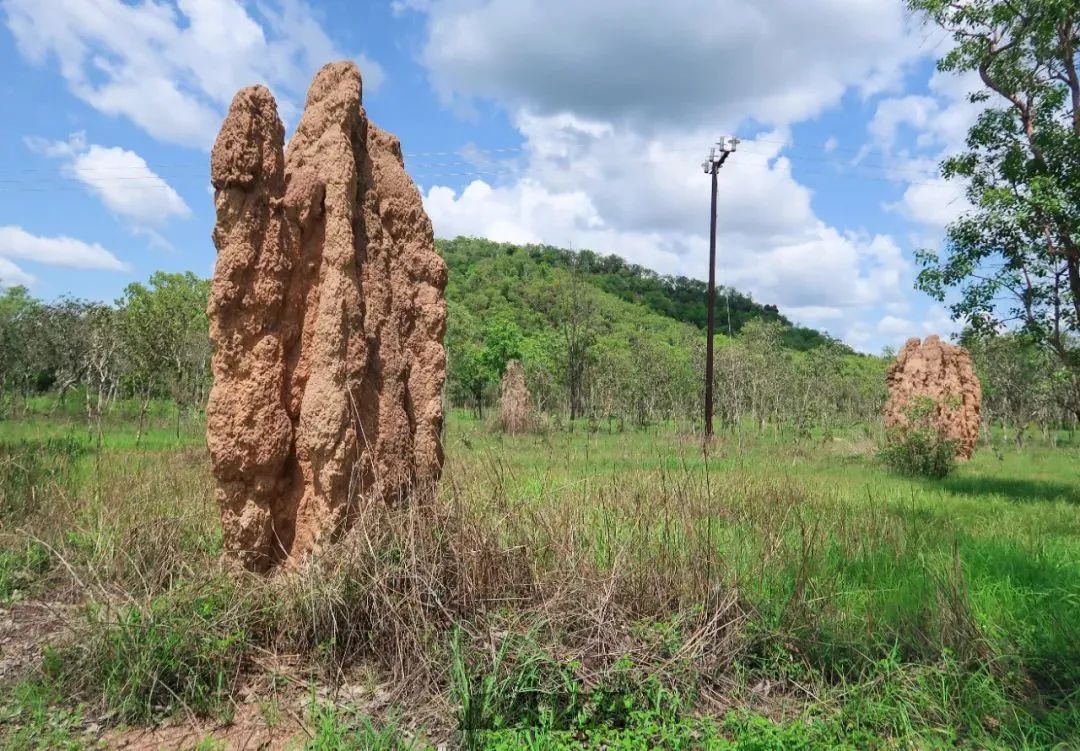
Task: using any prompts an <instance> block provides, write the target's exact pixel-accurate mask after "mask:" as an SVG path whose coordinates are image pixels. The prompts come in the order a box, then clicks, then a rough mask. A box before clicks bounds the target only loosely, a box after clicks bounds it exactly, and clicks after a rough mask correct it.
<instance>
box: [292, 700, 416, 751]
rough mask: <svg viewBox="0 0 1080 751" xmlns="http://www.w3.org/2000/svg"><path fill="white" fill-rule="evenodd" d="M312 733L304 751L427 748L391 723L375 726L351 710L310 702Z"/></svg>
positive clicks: (369, 719) (372, 750) (392, 750)
mask: <svg viewBox="0 0 1080 751" xmlns="http://www.w3.org/2000/svg"><path fill="white" fill-rule="evenodd" d="M308 719H309V720H310V722H311V724H312V726H313V728H314V732H313V734H312V738H311V740H309V741H308V743H307V745H306V746H305V747H304V748H305V751H421V750H422V749H427V748H430V747H429V746H428V745H427V743H425V742H424V741H423V739H422V738H419V737H410V736H409V735H407V734H406V733H405V732H404V731H402V730H401V729H400V728H398V727H397V725H395V724H394V723H393V722H386V723H384V724H382V725H378V724H376V723H375V722H374V721H372V719H371V718H370V717H367V716H365V715H362V714H360V713H358V712H356V711H354V710H351V709H348V708H344V707H337V706H327V705H321V704H319V703H318V702H314V701H313V702H312V704H311V707H310V709H309V710H308Z"/></svg>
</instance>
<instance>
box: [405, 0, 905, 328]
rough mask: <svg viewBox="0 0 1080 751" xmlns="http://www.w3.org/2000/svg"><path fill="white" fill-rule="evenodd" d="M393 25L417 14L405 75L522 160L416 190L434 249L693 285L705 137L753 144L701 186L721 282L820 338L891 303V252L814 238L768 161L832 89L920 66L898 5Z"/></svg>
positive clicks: (861, 237)
mask: <svg viewBox="0 0 1080 751" xmlns="http://www.w3.org/2000/svg"><path fill="white" fill-rule="evenodd" d="M395 8H396V12H398V13H406V12H417V13H421V14H423V15H424V19H425V21H426V38H425V41H424V43H423V45H422V51H421V60H422V61H423V63H424V64H425V65H426V67H427V68H428V71H429V76H430V79H431V81H432V84H433V86H434V87H435V89H436V91H437V92H438V93H439V94H440V95H441V96H442V97H443V99H444V100H445V101H446V102H448V103H450V104H452V105H460V106H466V107H467V106H468V105H469V103H470V102H472V101H474V100H489V101H493V102H495V103H496V104H497V105H499V106H501V107H502V108H503V109H504V110H505V111H506V112H507V113H508V114H509V115H510V117H511V120H512V122H513V123H514V125H515V126H516V128H517V130H518V131H519V132H520V134H521V136H522V139H523V150H522V154H521V158H519V159H516V160H513V161H511V162H509V163H508V164H504V165H503V167H502V171H501V173H500V174H499V175H497V176H494V177H488V176H484V177H482V178H481V179H479V180H477V181H474V182H473V183H472V184H470V185H468V186H466V187H464V188H461V189H458V190H454V189H452V188H450V187H446V186H443V185H439V184H438V182H436V183H435V184H432V183H431V182H430V181H427V180H425V179H424V178H423V176H421V178H420V179H421V182H422V183H423V184H424V185H426V186H427V187H426V190H425V204H426V206H427V208H428V211H429V213H430V214H431V217H432V221H433V223H434V225H435V229H436V232H437V233H438V234H440V235H442V236H453V235H456V234H477V235H483V236H487V237H493V238H495V239H501V240H510V241H516V242H547V243H552V244H556V245H563V246H572V247H577V248H590V249H593V250H596V251H598V252H602V253H616V254H618V255H621V256H623V257H625V258H627V259H629V260H630V261H633V262H636V263H640V264H642V265H644V266H648V267H650V268H653V269H656V270H657V271H660V272H662V273H677V274H687V275H691V276H695V277H699V278H701V277H703V276H705V275H706V274H707V248H708V235H707V232H708V206H709V187H708V178H707V177H706V176H705V175H704V174H702V170H701V167H700V162H701V160H702V158H703V157H704V155H705V153H704V152H705V150H706V149H707V148H708V145H709V144H710V143H711V142H713V141H714V140H715V139H716V138H717V136H719V135H720V134H722V133H725V132H728V133H733V132H740V131H742V132H744V133H745V132H746V131H747V130H750V131H758V132H759V135H758V136H757V138H756V139H755V141H754V142H753V143H751V142H744V144H743V146H742V147H741V148H740V151H739V152H738V153H737V154H736V155H735V156H734V157H733V158H732V159H730V160H729V162H728V164H727V165H725V167H724V169H723V171H722V173H721V176H720V186H721V187H720V191H721V193H720V195H721V197H720V210H719V216H720V221H719V225H720V231H719V238H718V245H719V263H718V267H719V278H720V280H721V282H722V283H725V284H731V285H734V286H736V287H739V288H741V289H744V290H746V291H749V292H750V293H752V294H753V295H754V296H755V297H757V298H758V299H760V300H762V301H764V302H769V303H776V304H779V305H781V306H783V308H784V310H785V312H788V313H789V314H790V315H791V316H792V317H794V318H795V319H796V320H798V321H800V322H802V323H807V324H810V325H824V326H826V327H828V326H831V325H841V326H845V325H846V322H847V321H848V320H851V319H853V318H861V317H869V316H873V315H874V313H873V312H872V311H874V310H876V309H877V307H878V306H883V305H889V304H899V303H900V302H902V301H903V300H904V299H905V297H906V296H907V294H908V293H909V290H910V268H909V263H908V262H907V260H906V259H905V258H904V255H903V253H902V251H901V249H900V248H899V247H898V245H897V244H896V242H895V241H894V240H893V239H892V238H891V237H889V236H887V235H882V234H875V233H866V232H863V231H855V230H852V229H849V228H845V227H837V226H832V225H830V224H829V223H827V222H825V221H823V220H822V219H821V218H820V217H819V216H817V214H816V213H815V211H814V209H813V206H812V199H813V194H812V193H811V191H810V190H809V189H807V188H806V187H805V186H804V185H801V184H800V183H799V182H798V181H797V180H796V179H795V178H794V177H793V175H792V171H791V164H790V162H789V161H788V159H787V158H786V157H785V155H784V147H785V145H790V144H791V142H792V138H791V126H792V125H793V124H795V123H798V122H801V121H804V120H806V119H808V118H812V117H815V116H817V115H820V114H821V113H823V112H825V111H826V110H828V109H829V108H830V107H833V106H835V105H837V104H838V103H839V102H840V100H841V98H842V97H843V96H844V94H845V93H846V92H851V91H854V92H856V93H857V94H861V95H862V96H864V97H869V96H878V95H881V94H882V93H885V92H889V91H893V90H894V89H895V88H896V87H898V85H899V83H900V80H901V78H902V75H901V74H902V72H903V71H904V70H905V66H906V65H907V64H908V63H909V62H910V61H911V60H913V59H914V58H915V57H917V56H918V54H919V51H918V48H917V44H916V43H913V41H912V36H911V35H910V28H909V25H908V18H907V17H906V16H905V14H904V12H903V7H902V4H899V3H896V2H895V1H894V0H776V1H775V2H770V3H765V4H763V3H759V2H754V1H753V0H688V1H687V2H680V3H674V4H669V5H668V6H665V10H664V12H663V13H657V12H656V4H655V3H654V2H650V1H649V0H593V1H592V2H588V3H582V2H577V1H576V0H546V1H545V2H540V0H513V1H511V0H422V1H420V0H399V1H398V2H397V3H396V5H395ZM807 29H812V30H813V33H807ZM763 129H765V130H766V131H767V132H764V133H760V131H762V130H763ZM827 143H828V146H827V147H826V148H827V149H828V150H832V149H835V147H836V145H837V141H836V139H835V138H833V139H830V140H829V141H828V142H827ZM815 145H816V144H815ZM487 169H490V168H487ZM837 333H842V332H837Z"/></svg>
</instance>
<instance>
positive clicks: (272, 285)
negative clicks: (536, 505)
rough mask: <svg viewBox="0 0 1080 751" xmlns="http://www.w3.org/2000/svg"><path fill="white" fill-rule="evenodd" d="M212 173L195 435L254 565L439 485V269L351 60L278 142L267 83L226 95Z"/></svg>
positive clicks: (427, 231) (309, 547)
mask: <svg viewBox="0 0 1080 751" xmlns="http://www.w3.org/2000/svg"><path fill="white" fill-rule="evenodd" d="M210 172H211V181H212V182H213V185H214V190H215V192H214V204H215V208H216V211H217V223H216V225H215V227H214V244H215V245H216V246H217V249H218V257H217V265H216V267H215V270H214V279H213V286H212V290H211V296H210V305H209V311H208V312H209V316H210V337H211V340H212V342H213V344H214V348H215V350H214V357H213V363H212V369H213V376H214V385H213V389H212V390H211V393H210V400H209V404H208V406H207V443H208V444H209V448H210V455H211V461H212V466H213V472H214V477H215V479H216V482H217V491H216V492H217V500H218V503H219V505H220V508H221V516H222V527H223V532H224V538H225V540H224V541H225V547H226V550H227V551H228V552H229V553H230V554H232V555H233V556H234V557H235V558H236V559H237V560H238V561H239V562H240V563H241V564H242V565H244V566H246V567H247V568H251V569H256V570H266V569H268V568H271V567H272V566H274V565H275V564H277V563H281V562H283V561H286V560H297V559H299V558H301V557H303V556H306V555H307V554H309V553H311V552H313V551H316V550H318V549H319V548H320V547H321V546H322V545H324V544H325V543H326V542H328V541H330V540H333V539H334V538H336V537H337V536H339V535H340V534H342V533H343V532H344V531H345V530H347V529H348V527H349V526H350V524H351V522H352V519H353V517H354V516H355V514H356V509H357V508H358V507H359V505H361V504H364V503H367V502H371V501H379V502H396V501H401V500H404V499H405V498H407V497H410V496H412V495H413V494H415V493H416V492H419V491H422V490H429V489H430V488H431V487H432V486H433V485H434V483H435V481H436V480H437V479H438V477H439V474H440V471H441V467H442V461H443V452H442V445H441V443H440V438H439V436H440V431H441V427H442V421H443V409H442V401H441V394H442V387H443V381H444V379H445V376H446V355H445V351H444V350H443V343H442V342H443V334H444V332H445V329H446V300H445V297H444V290H445V287H446V264H445V263H444V262H443V261H442V259H441V258H440V257H439V255H438V253H437V252H436V250H435V243H434V236H433V234H432V229H431V222H430V221H429V219H428V217H427V214H426V213H425V212H424V208H423V205H422V203H421V198H420V193H419V192H418V191H417V189H416V186H415V185H414V184H413V182H412V180H411V179H410V178H409V176H408V174H406V172H405V167H404V162H403V160H402V154H401V145H400V143H399V142H398V140H397V139H396V138H395V137H394V136H392V135H390V134H389V133H386V132H384V131H382V130H379V129H378V128H377V127H375V125H374V124H372V123H371V122H369V120H368V118H367V115H366V113H365V112H364V108H363V107H362V106H361V80H360V72H359V70H358V69H357V67H356V66H355V65H354V64H353V63H351V62H340V63H331V64H329V65H326V66H325V67H323V68H322V70H320V71H319V72H318V74H317V75H316V76H315V80H314V82H313V83H312V85H311V88H310V90H309V91H308V96H307V102H306V104H305V108H304V113H303V115H302V116H301V118H300V121H299V123H298V124H297V126H296V132H295V133H294V134H293V135H292V137H291V138H290V139H289V144H288V148H287V149H286V148H284V128H283V127H282V124H281V120H280V119H279V117H278V113H277V105H276V103H275V102H274V98H273V96H271V94H270V92H269V90H267V89H266V88H265V87H263V86H252V87H249V88H245V89H242V90H241V91H240V92H238V93H237V94H236V96H235V98H234V99H233V101H232V105H231V106H230V108H229V114H228V116H227V117H226V118H225V122H224V124H223V125H222V127H221V133H220V134H219V135H218V138H217V142H216V143H215V144H214V149H213V152H212V154H211V170H210Z"/></svg>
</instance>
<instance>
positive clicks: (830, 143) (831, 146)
mask: <svg viewBox="0 0 1080 751" xmlns="http://www.w3.org/2000/svg"><path fill="white" fill-rule="evenodd" d="M839 145H840V142H839V141H837V140H836V136H829V137H828V138H826V139H825V143H823V144H822V145H821V148H822V149H824V150H825V153H826V154H829V153H832V152H833V151H836V147H837V146H839Z"/></svg>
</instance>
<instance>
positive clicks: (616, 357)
mask: <svg viewBox="0 0 1080 751" xmlns="http://www.w3.org/2000/svg"><path fill="white" fill-rule="evenodd" d="M438 246H439V250H440V252H441V253H442V255H443V257H444V258H445V259H446V261H447V264H448V266H449V269H450V277H449V285H448V287H447V302H448V307H449V318H448V327H447V335H446V349H447V354H448V360H449V362H448V375H449V378H448V386H449V390H450V398H451V400H452V402H453V403H455V404H458V405H464V404H470V405H474V406H475V407H476V408H477V409H482V407H483V404H484V403H492V402H493V401H494V397H495V396H496V393H497V386H498V382H499V378H500V377H501V374H502V372H503V369H504V367H505V365H506V362H507V361H508V360H510V359H519V360H521V361H522V363H523V364H524V366H525V373H526V380H527V381H528V385H529V391H530V393H531V394H532V395H533V398H534V399H535V400H536V403H537V407H538V408H539V409H540V411H542V412H551V413H560V412H563V411H564V410H565V411H566V412H568V413H569V415H570V416H571V417H577V416H581V415H584V414H586V413H588V414H591V415H612V414H618V415H628V414H629V415H634V416H635V419H637V420H639V421H646V420H648V419H653V418H656V417H658V416H671V415H693V414H696V413H697V412H698V410H699V409H700V407H699V403H700V399H701V373H702V371H703V367H704V362H705V335H704V331H703V328H704V315H705V303H704V297H705V285H704V284H702V283H701V282H698V281H695V280H691V279H687V278H685V277H667V276H660V275H658V274H655V273H654V272H651V271H648V270H647V269H642V268H641V267H639V266H632V265H629V264H627V263H625V262H624V261H622V260H621V259H618V258H616V257H614V256H608V257H601V256H597V255H596V254H594V253H589V252H585V251H583V252H577V253H575V252H571V251H567V250H561V249H558V248H551V247H546V246H525V247H521V246H515V245H509V244H500V243H494V242H490V241H487V240H480V239H475V238H463V237H459V238H457V239H455V240H440V241H439V242H438ZM698 298H700V299H698ZM731 307H732V326H731V330H732V336H731V337H728V336H727V320H726V318H727V316H726V312H727V311H726V309H725V310H724V312H723V318H722V323H721V325H719V326H718V327H717V328H718V330H719V331H720V332H722V333H720V334H718V335H717V344H718V350H719V351H718V355H717V368H718V370H717V373H718V376H717V377H718V382H720V381H723V382H724V383H727V382H729V381H730V383H731V386H730V388H731V389H734V392H733V394H734V393H735V392H740V388H739V384H741V383H743V382H745V381H746V380H747V379H749V378H750V375H749V373H750V372H751V371H755V372H756V370H755V368H756V369H759V370H760V369H761V368H759V367H758V365H762V366H765V365H766V364H767V367H766V370H768V371H769V372H770V373H771V376H770V378H771V379H772V381H774V382H776V383H779V380H781V374H782V373H784V374H787V375H792V378H795V375H793V374H797V373H802V371H804V370H806V371H811V372H813V373H814V375H813V378H815V379H821V378H823V377H824V375H823V374H824V373H825V371H826V370H828V369H829V368H828V367H826V365H825V363H834V364H836V367H837V368H840V370H838V371H837V376H838V378H839V376H840V375H841V371H842V372H843V373H844V374H846V375H847V376H852V372H851V371H852V368H854V369H855V370H857V371H859V372H861V370H860V369H861V367H862V363H861V362H856V361H861V360H863V359H865V358H862V357H860V356H857V355H855V354H854V353H852V352H851V350H850V349H848V348H847V347H845V346H844V345H842V344H840V343H838V342H836V341H835V340H832V339H830V338H829V337H827V336H825V335H824V334H821V333H820V332H817V331H813V330H810V329H796V328H793V327H792V326H791V323H790V321H788V320H787V319H786V318H784V317H783V316H782V315H781V314H780V313H779V311H777V309H776V308H775V307H773V306H767V305H760V304H758V303H756V302H754V301H753V300H752V299H750V298H749V297H747V296H745V295H741V294H738V293H735V294H733V295H732V306H731ZM725 308H726V306H725ZM736 344H738V345H739V346H737V347H732V346H729V345H736ZM849 361H850V362H849ZM830 367H831V366H830ZM789 371H790V372H789ZM800 377H801V376H800ZM796 380H798V379H796ZM878 380H880V378H877V377H874V376H870V377H869V379H867V378H853V380H852V381H851V382H852V383H856V382H857V383H859V384H862V383H863V382H864V381H866V382H867V383H871V384H872V383H876V382H877V381H878ZM793 382H794V381H793ZM799 382H800V383H801V381H799ZM789 386H790V385H789ZM719 387H721V388H723V387H724V385H723V383H720V384H719ZM792 388H793V387H792ZM860 389H861V387H860ZM860 389H856V390H857V391H860ZM862 391H865V392H867V393H871V392H873V391H874V389H873V388H869V387H868V388H866V389H861V391H860V393H861V392H862ZM740 393H741V392H740ZM732 398H733V399H735V400H736V401H737V400H738V398H743V397H741V396H733V397H732ZM844 398H845V399H848V397H844ZM848 401H850V399H848ZM855 401H859V402H860V403H861V402H862V401H865V400H862V399H861V398H859V399H855ZM732 403H734V402H732ZM845 409H846V407H845Z"/></svg>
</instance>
